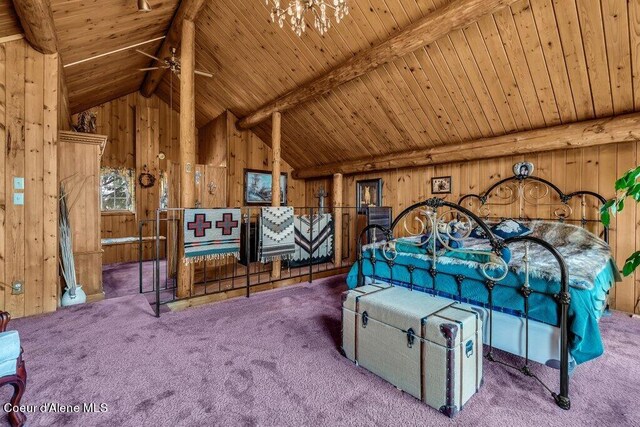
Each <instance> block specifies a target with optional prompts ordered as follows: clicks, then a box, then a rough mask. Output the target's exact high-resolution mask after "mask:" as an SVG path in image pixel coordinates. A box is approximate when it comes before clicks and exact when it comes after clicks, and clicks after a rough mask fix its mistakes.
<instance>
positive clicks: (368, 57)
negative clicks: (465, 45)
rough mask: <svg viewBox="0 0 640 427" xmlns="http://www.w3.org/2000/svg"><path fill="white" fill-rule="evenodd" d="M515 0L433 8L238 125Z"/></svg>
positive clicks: (464, 1)
mask: <svg viewBox="0 0 640 427" xmlns="http://www.w3.org/2000/svg"><path fill="white" fill-rule="evenodd" d="M515 1H516V0H455V1H453V2H451V3H449V4H447V5H446V6H443V7H441V8H439V9H436V10H435V11H433V12H432V13H430V14H428V15H426V16H425V17H423V18H422V19H420V20H419V21H416V22H415V23H414V24H412V25H409V26H408V27H406V28H404V29H402V30H400V31H399V32H397V33H396V34H394V35H392V36H391V37H390V38H388V39H387V40H385V41H384V42H382V43H380V44H378V45H376V46H374V47H372V48H370V49H368V50H365V51H363V52H360V53H359V54H357V55H356V56H354V57H352V58H350V59H348V60H347V61H345V62H343V63H342V64H340V65H339V66H337V67H336V68H334V69H332V70H331V71H329V72H328V73H326V74H324V75H323V76H321V77H319V78H317V79H315V80H312V81H310V82H309V83H307V84H305V85H303V86H300V87H298V88H296V89H293V90H292V91H290V92H288V93H286V94H285V95H283V96H281V97H280V98H278V99H276V100H275V101H272V102H270V103H268V104H266V105H264V106H262V107H260V108H259V109H258V110H257V111H254V112H253V113H251V114H249V115H248V116H247V117H245V118H244V119H242V120H240V122H239V124H238V127H239V128H240V129H249V128H252V127H254V126H256V125H257V124H259V123H260V122H262V121H263V120H265V119H267V118H268V117H269V116H270V115H271V114H273V113H274V112H275V111H280V112H282V111H286V110H288V109H290V108H293V107H295V106H296V105H298V104H301V103H303V102H306V101H308V100H310V99H313V98H315V97H317V96H320V95H322V94H324V93H327V92H329V91H331V90H332V89H334V88H336V87H338V86H340V85H342V84H344V83H347V82H349V81H351V80H353V79H355V78H357V77H360V76H362V75H363V74H366V73H367V72H369V71H371V70H374V69H376V68H378V67H379V66H381V65H384V64H387V63H389V62H393V61H395V60H396V59H398V58H401V57H403V56H405V55H407V54H409V53H411V52H413V51H415V50H417V49H420V48H421V47H423V46H425V45H427V44H429V43H433V42H434V41H436V40H438V39H439V38H441V37H444V36H445V35H447V34H449V33H450V32H452V31H455V30H458V29H460V28H464V27H466V26H468V25H470V24H472V23H473V22H475V21H477V20H478V19H480V18H481V17H482V16H484V15H488V14H491V13H494V12H495V11H497V10H499V9H501V8H503V7H505V6H508V5H510V4H511V3H514V2H515Z"/></svg>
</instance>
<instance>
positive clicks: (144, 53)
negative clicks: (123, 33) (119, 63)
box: [136, 49, 164, 62]
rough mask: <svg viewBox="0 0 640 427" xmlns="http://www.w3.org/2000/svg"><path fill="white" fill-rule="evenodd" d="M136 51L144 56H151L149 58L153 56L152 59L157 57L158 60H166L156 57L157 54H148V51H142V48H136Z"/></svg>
mask: <svg viewBox="0 0 640 427" xmlns="http://www.w3.org/2000/svg"><path fill="white" fill-rule="evenodd" d="M136 52H138V53H141V54H143V55H144V56H148V57H149V58H151V59H155V60H156V61H160V62H164V61H163V60H162V59H160V58H156V57H155V56H153V55H150V54H148V53H147V52H143V51H141V50H139V49H136Z"/></svg>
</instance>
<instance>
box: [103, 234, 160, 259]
mask: <svg viewBox="0 0 640 427" xmlns="http://www.w3.org/2000/svg"><path fill="white" fill-rule="evenodd" d="M166 240H167V238H166V237H165V236H160V241H161V242H163V241H166ZM155 242H156V237H155V236H143V237H142V259H143V260H145V261H146V260H151V259H153V258H154V255H155ZM101 243H102V252H103V255H102V264H113V263H117V262H136V261H138V260H139V255H138V252H139V248H140V236H127V237H107V238H103V239H101ZM164 252H165V245H164V244H161V245H160V257H161V258H163V257H164Z"/></svg>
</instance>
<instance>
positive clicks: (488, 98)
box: [0, 0, 640, 168]
mask: <svg viewBox="0 0 640 427" xmlns="http://www.w3.org/2000/svg"><path fill="white" fill-rule="evenodd" d="M447 2H448V1H447V0H417V1H402V2H400V1H395V0H351V1H350V6H351V13H350V15H349V16H348V17H347V19H346V20H345V21H343V22H342V23H340V24H339V25H335V26H334V27H333V28H332V29H331V30H330V31H329V32H328V33H327V34H326V35H325V36H324V37H320V36H319V34H318V33H317V32H316V31H315V30H314V29H312V28H310V29H308V30H307V32H306V33H305V34H304V35H303V36H302V37H300V38H299V37H297V36H296V35H294V34H293V33H292V32H291V30H290V29H289V28H287V27H285V28H284V29H280V28H279V27H278V26H277V25H275V24H273V23H271V22H270V18H269V9H268V7H267V6H266V5H265V4H264V1H263V0H246V1H237V0H217V1H215V2H207V4H206V5H205V6H204V8H203V11H202V12H201V13H200V16H199V17H198V20H197V22H196V42H197V46H196V47H197V50H196V62H197V67H198V68H200V69H206V70H209V71H212V72H214V73H215V76H214V78H212V79H206V78H203V77H197V79H196V108H197V117H196V122H197V125H198V126H202V125H204V124H206V123H207V122H208V121H210V120H211V119H213V118H215V117H217V116H218V115H219V114H220V113H222V112H223V111H224V110H225V109H229V110H231V111H232V112H233V113H234V114H235V115H236V116H238V117H243V116H245V115H247V114H249V113H251V112H252V111H254V110H256V109H257V108H259V107H260V106H262V105H264V104H266V103H268V102H269V101H271V100H273V99H275V98H277V97H278V96H280V95H282V94H284V93H286V92H288V91H290V90H292V89H294V88H296V87H297V86H300V85H302V84H304V83H306V82H308V81H310V80H313V79H314V78H316V77H318V76H320V75H322V74H323V73H325V72H327V71H328V70H330V69H332V68H334V67H335V66H337V65H338V64H340V63H341V62H343V61H345V60H346V59H348V58H349V57H351V56H352V55H354V54H355V53H357V52H360V51H363V50H365V49H368V48H369V47H371V46H373V45H375V44H377V43H379V42H381V41H383V40H385V39H387V38H388V37H389V36H390V35H392V34H393V33H394V32H396V31H397V30H398V29H401V28H404V27H406V26H407V25H409V24H410V23H412V22H415V21H416V20H417V19H420V18H421V17H423V16H424V15H425V14H428V13H430V12H431V11H433V10H434V9H435V8H438V7H441V6H442V5H444V4H446V3H447ZM151 3H152V6H153V8H154V11H153V12H151V13H149V14H138V13H136V12H135V8H136V6H135V2H134V1H124V0H121V1H116V0H102V1H99V2H98V1H97V0H94V1H87V0H83V1H63V0H52V8H53V13H54V21H55V26H56V30H57V33H58V38H59V44H60V49H61V54H62V59H63V62H64V63H65V64H69V63H71V62H74V61H77V60H80V59H84V58H87V57H90V56H92V55H95V54H99V53H103V52H106V51H109V50H112V49H117V48H121V47H123V46H126V45H129V44H132V43H136V42H140V41H144V40H147V39H151V38H154V37H158V36H161V35H164V34H165V33H166V30H167V28H168V26H169V23H170V21H171V18H172V15H173V13H174V11H175V8H176V5H177V0H167V1H162V0H153V1H152V2H151ZM2 13H3V12H2V8H1V7H0V19H1V17H2V16H3V15H2ZM160 43H161V42H157V43H153V44H150V45H147V46H146V49H145V50H146V51H147V52H150V53H153V52H155V50H157V48H158V47H159V46H160ZM639 54H640V0H629V1H627V0H521V1H518V2H516V3H514V4H513V5H512V6H511V7H510V8H506V9H503V10H501V11H499V12H498V13H495V14H494V15H490V16H486V17H484V18H481V19H480V20H478V21H477V23H475V24H473V25H471V26H469V27H467V28H465V29H464V30H460V31H455V32H453V33H450V34H449V35H448V36H446V37H444V38H442V39H440V40H438V41H437V42H435V43H432V44H430V45H428V46H426V47H424V48H421V49H419V50H417V51H415V52H413V53H411V54H409V55H407V56H405V57H403V58H402V59H400V60H397V61H395V62H393V63H390V64H387V65H384V66H382V67H380V68H378V69H377V70H375V71H372V72H370V73H368V74H366V75H364V76H362V77H360V78H357V79H355V80H353V81H351V82H349V83H347V84H345V85H343V86H340V87H339V88H337V89H336V90H334V91H332V92H330V93H329V94H327V95H324V96H321V97H318V98H317V99H315V100H313V101H311V102H308V103H306V104H303V105H302V106H300V107H298V108H295V109H293V110H290V111H287V112H285V113H284V114H283V123H282V129H283V142H282V151H283V157H284V158H285V159H286V160H287V161H288V162H289V163H290V164H292V165H293V166H294V167H296V168H304V167H309V166H312V165H319V164H325V163H332V162H336V161H341V160H348V159H358V158H364V157H368V156H377V155H381V154H387V153H393V152H396V151H403V150H408V149H419V148H428V147H434V146H439V145H443V144H456V143H461V142H464V141H469V140H474V139H477V138H481V137H493V136H498V135H503V134H506V133H511V132H516V131H522V130H529V129H535V128H541V127H545V126H552V125H557V124H563V123H571V122H575V121H581V120H587V119H591V118H597V117H606V116H611V115H617V114H622V113H625V112H630V111H640V69H639V68H640V61H639V60H638V55H639ZM148 64H149V62H148V61H147V60H146V59H145V58H144V57H141V56H138V54H136V53H132V52H126V53H120V54H116V55H113V56H110V57H107V58H103V59H100V60H96V61H94V62H88V63H85V64H82V65H78V66H74V67H68V68H66V69H65V73H66V77H67V84H68V86H69V97H70V102H71V108H72V110H73V111H79V110H81V109H84V108H88V107H91V106H94V105H97V104H99V103H101V102H104V101H106V100H108V99H113V98H115V97H118V96H120V95H123V94H125V93H129V92H132V91H135V90H137V89H138V88H139V87H140V84H141V82H142V79H143V75H142V73H138V72H137V71H136V69H137V68H139V67H144V66H147V65H148ZM168 77H169V76H168V74H167V75H165V79H164V81H163V82H162V84H161V85H160V87H159V89H158V94H159V95H160V96H161V97H162V98H163V99H165V100H167V101H168V99H169V92H170V91H169V79H168ZM174 83H177V82H176V81H174ZM178 86H179V85H177V84H174V94H175V95H177V94H178ZM177 99H178V98H177V96H176V97H174V103H177V102H176V100H177ZM254 131H255V132H256V133H257V134H258V135H259V136H260V137H262V138H263V139H264V140H265V141H269V139H270V132H271V129H270V123H262V124H261V125H259V126H258V127H256V128H254Z"/></svg>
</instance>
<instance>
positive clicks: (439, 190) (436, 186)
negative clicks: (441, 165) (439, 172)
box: [431, 176, 451, 194]
mask: <svg viewBox="0 0 640 427" xmlns="http://www.w3.org/2000/svg"><path fill="white" fill-rule="evenodd" d="M431 194H451V177H450V176H435V177H433V178H431Z"/></svg>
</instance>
